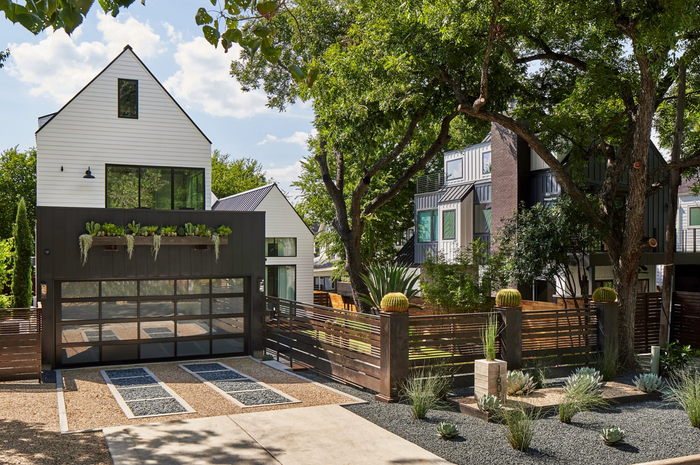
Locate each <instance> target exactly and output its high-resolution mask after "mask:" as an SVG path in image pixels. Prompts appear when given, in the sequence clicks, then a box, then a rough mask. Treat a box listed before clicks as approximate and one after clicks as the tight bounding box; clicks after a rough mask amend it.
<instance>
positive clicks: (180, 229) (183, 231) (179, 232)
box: [177, 228, 185, 237]
mask: <svg viewBox="0 0 700 465" xmlns="http://www.w3.org/2000/svg"><path fill="white" fill-rule="evenodd" d="M177 235H178V236H180V237H184V236H185V228H177Z"/></svg>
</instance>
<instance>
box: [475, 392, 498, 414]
mask: <svg viewBox="0 0 700 465" xmlns="http://www.w3.org/2000/svg"><path fill="white" fill-rule="evenodd" d="M476 406H477V407H478V408H479V410H481V411H482V412H484V413H489V414H495V413H498V412H499V411H500V410H501V409H502V408H503V406H502V405H501V399H499V398H498V397H497V396H494V395H487V394H484V395H483V396H481V397H479V398H478V399H477V401H476Z"/></svg>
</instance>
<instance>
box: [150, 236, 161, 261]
mask: <svg viewBox="0 0 700 465" xmlns="http://www.w3.org/2000/svg"><path fill="white" fill-rule="evenodd" d="M162 237H163V236H161V235H160V234H154V235H153V247H152V249H153V261H154V262H155V261H156V260H158V252H160V243H161V239H162Z"/></svg>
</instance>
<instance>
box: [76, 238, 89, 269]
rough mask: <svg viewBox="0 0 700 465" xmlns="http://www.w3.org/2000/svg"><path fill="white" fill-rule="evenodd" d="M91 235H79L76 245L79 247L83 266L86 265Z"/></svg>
mask: <svg viewBox="0 0 700 465" xmlns="http://www.w3.org/2000/svg"><path fill="white" fill-rule="evenodd" d="M92 237H93V236H92V234H81V235H80V237H79V238H78V244H79V245H80V257H81V258H82V260H83V266H85V264H86V263H87V259H88V252H89V251H90V247H92Z"/></svg>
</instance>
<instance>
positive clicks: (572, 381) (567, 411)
mask: <svg viewBox="0 0 700 465" xmlns="http://www.w3.org/2000/svg"><path fill="white" fill-rule="evenodd" d="M608 405H609V403H608V401H607V400H606V399H604V398H603V392H602V389H601V386H600V379H599V378H597V377H596V376H592V375H590V374H584V373H579V374H577V373H573V374H572V375H571V376H569V378H568V379H567V380H566V384H565V386H564V399H563V400H562V403H561V404H559V421H561V422H562V423H571V420H572V419H573V417H574V415H576V414H577V413H579V412H586V411H588V410H593V409H596V408H605V407H607V406H608Z"/></svg>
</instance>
